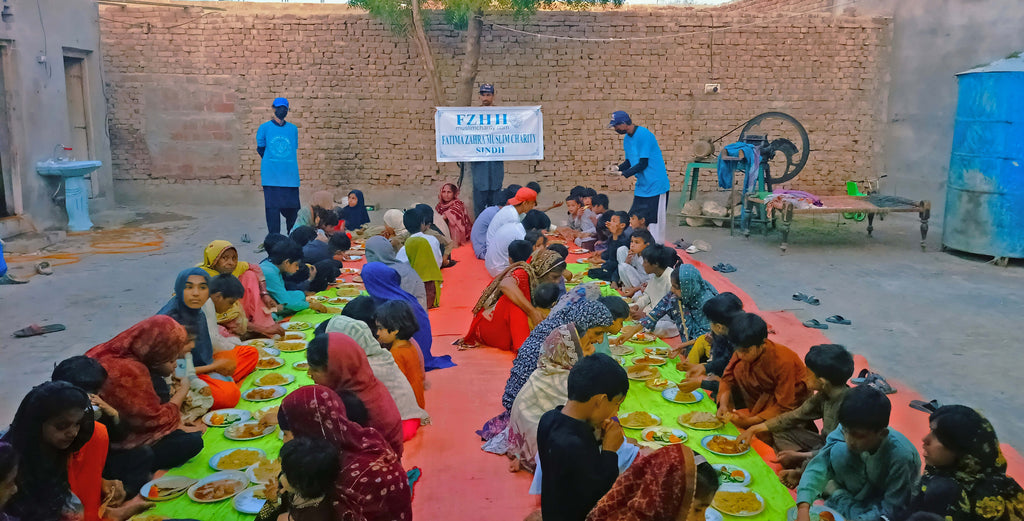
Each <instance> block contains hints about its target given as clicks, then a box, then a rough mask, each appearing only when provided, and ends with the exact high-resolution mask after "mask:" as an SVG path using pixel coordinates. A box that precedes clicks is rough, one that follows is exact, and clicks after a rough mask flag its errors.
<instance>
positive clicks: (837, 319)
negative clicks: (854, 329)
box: [825, 315, 853, 326]
mask: <svg viewBox="0 0 1024 521" xmlns="http://www.w3.org/2000/svg"><path fill="white" fill-rule="evenodd" d="M825 322H828V323H830V324H839V325H842V326H848V325H850V324H853V322H850V321H849V320H846V319H845V318H843V316H842V315H832V316H831V317H828V318H826V319H825Z"/></svg>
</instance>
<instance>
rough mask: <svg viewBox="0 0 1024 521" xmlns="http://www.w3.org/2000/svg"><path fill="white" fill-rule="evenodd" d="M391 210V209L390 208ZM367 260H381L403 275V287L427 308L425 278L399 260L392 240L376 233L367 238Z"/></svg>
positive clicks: (406, 263)
mask: <svg viewBox="0 0 1024 521" xmlns="http://www.w3.org/2000/svg"><path fill="white" fill-rule="evenodd" d="M389 211H390V210H389ZM366 262H380V263H383V264H386V265H388V266H390V267H391V269H393V270H395V271H397V272H398V275H399V276H400V277H402V289H403V290H405V291H407V292H408V293H409V294H411V295H412V296H414V297H416V301H417V302H419V303H420V305H421V306H423V308H424V309H426V308H427V291H426V289H425V288H424V285H423V279H421V278H420V275H419V273H416V270H414V269H412V266H410V265H409V263H408V262H402V261H400V260H398V257H397V256H396V255H395V247H394V246H393V245H392V244H391V241H389V240H387V239H385V238H384V237H383V236H380V235H374V236H373V237H370V238H369V239H367V240H366Z"/></svg>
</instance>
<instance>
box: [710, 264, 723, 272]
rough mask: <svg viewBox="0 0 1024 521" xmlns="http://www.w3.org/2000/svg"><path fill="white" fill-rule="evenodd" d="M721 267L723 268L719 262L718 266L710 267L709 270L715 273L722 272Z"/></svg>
mask: <svg viewBox="0 0 1024 521" xmlns="http://www.w3.org/2000/svg"><path fill="white" fill-rule="evenodd" d="M722 266H723V264H722V263H721V262H719V263H718V264H715V265H714V266H712V267H711V269H713V270H715V271H722Z"/></svg>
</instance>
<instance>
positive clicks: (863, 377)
mask: <svg viewBox="0 0 1024 521" xmlns="http://www.w3.org/2000/svg"><path fill="white" fill-rule="evenodd" d="M869 374H871V371H868V370H867V369H861V370H860V373H857V377H856V378H850V383H852V384H853V385H861V384H863V383H865V382H867V378H868V375H869Z"/></svg>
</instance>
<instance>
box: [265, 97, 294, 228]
mask: <svg viewBox="0 0 1024 521" xmlns="http://www.w3.org/2000/svg"><path fill="white" fill-rule="evenodd" d="M272 106H273V109H274V119H271V120H270V121H267V122H265V123H263V124H262V125H260V127H259V129H258V130H257V131H256V153H258V154H259V155H260V158H262V161H260V184H261V185H263V203H264V206H265V207H266V215H267V230H268V231H269V232H270V233H281V216H284V220H285V229H286V230H291V229H292V226H294V225H295V218H296V217H297V216H298V214H299V208H301V204H299V159H298V150H299V128H298V127H296V126H295V125H294V124H292V123H287V122H285V120H284V118H285V117H287V116H288V99H287V98H275V99H274V103H273V104H272Z"/></svg>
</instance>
